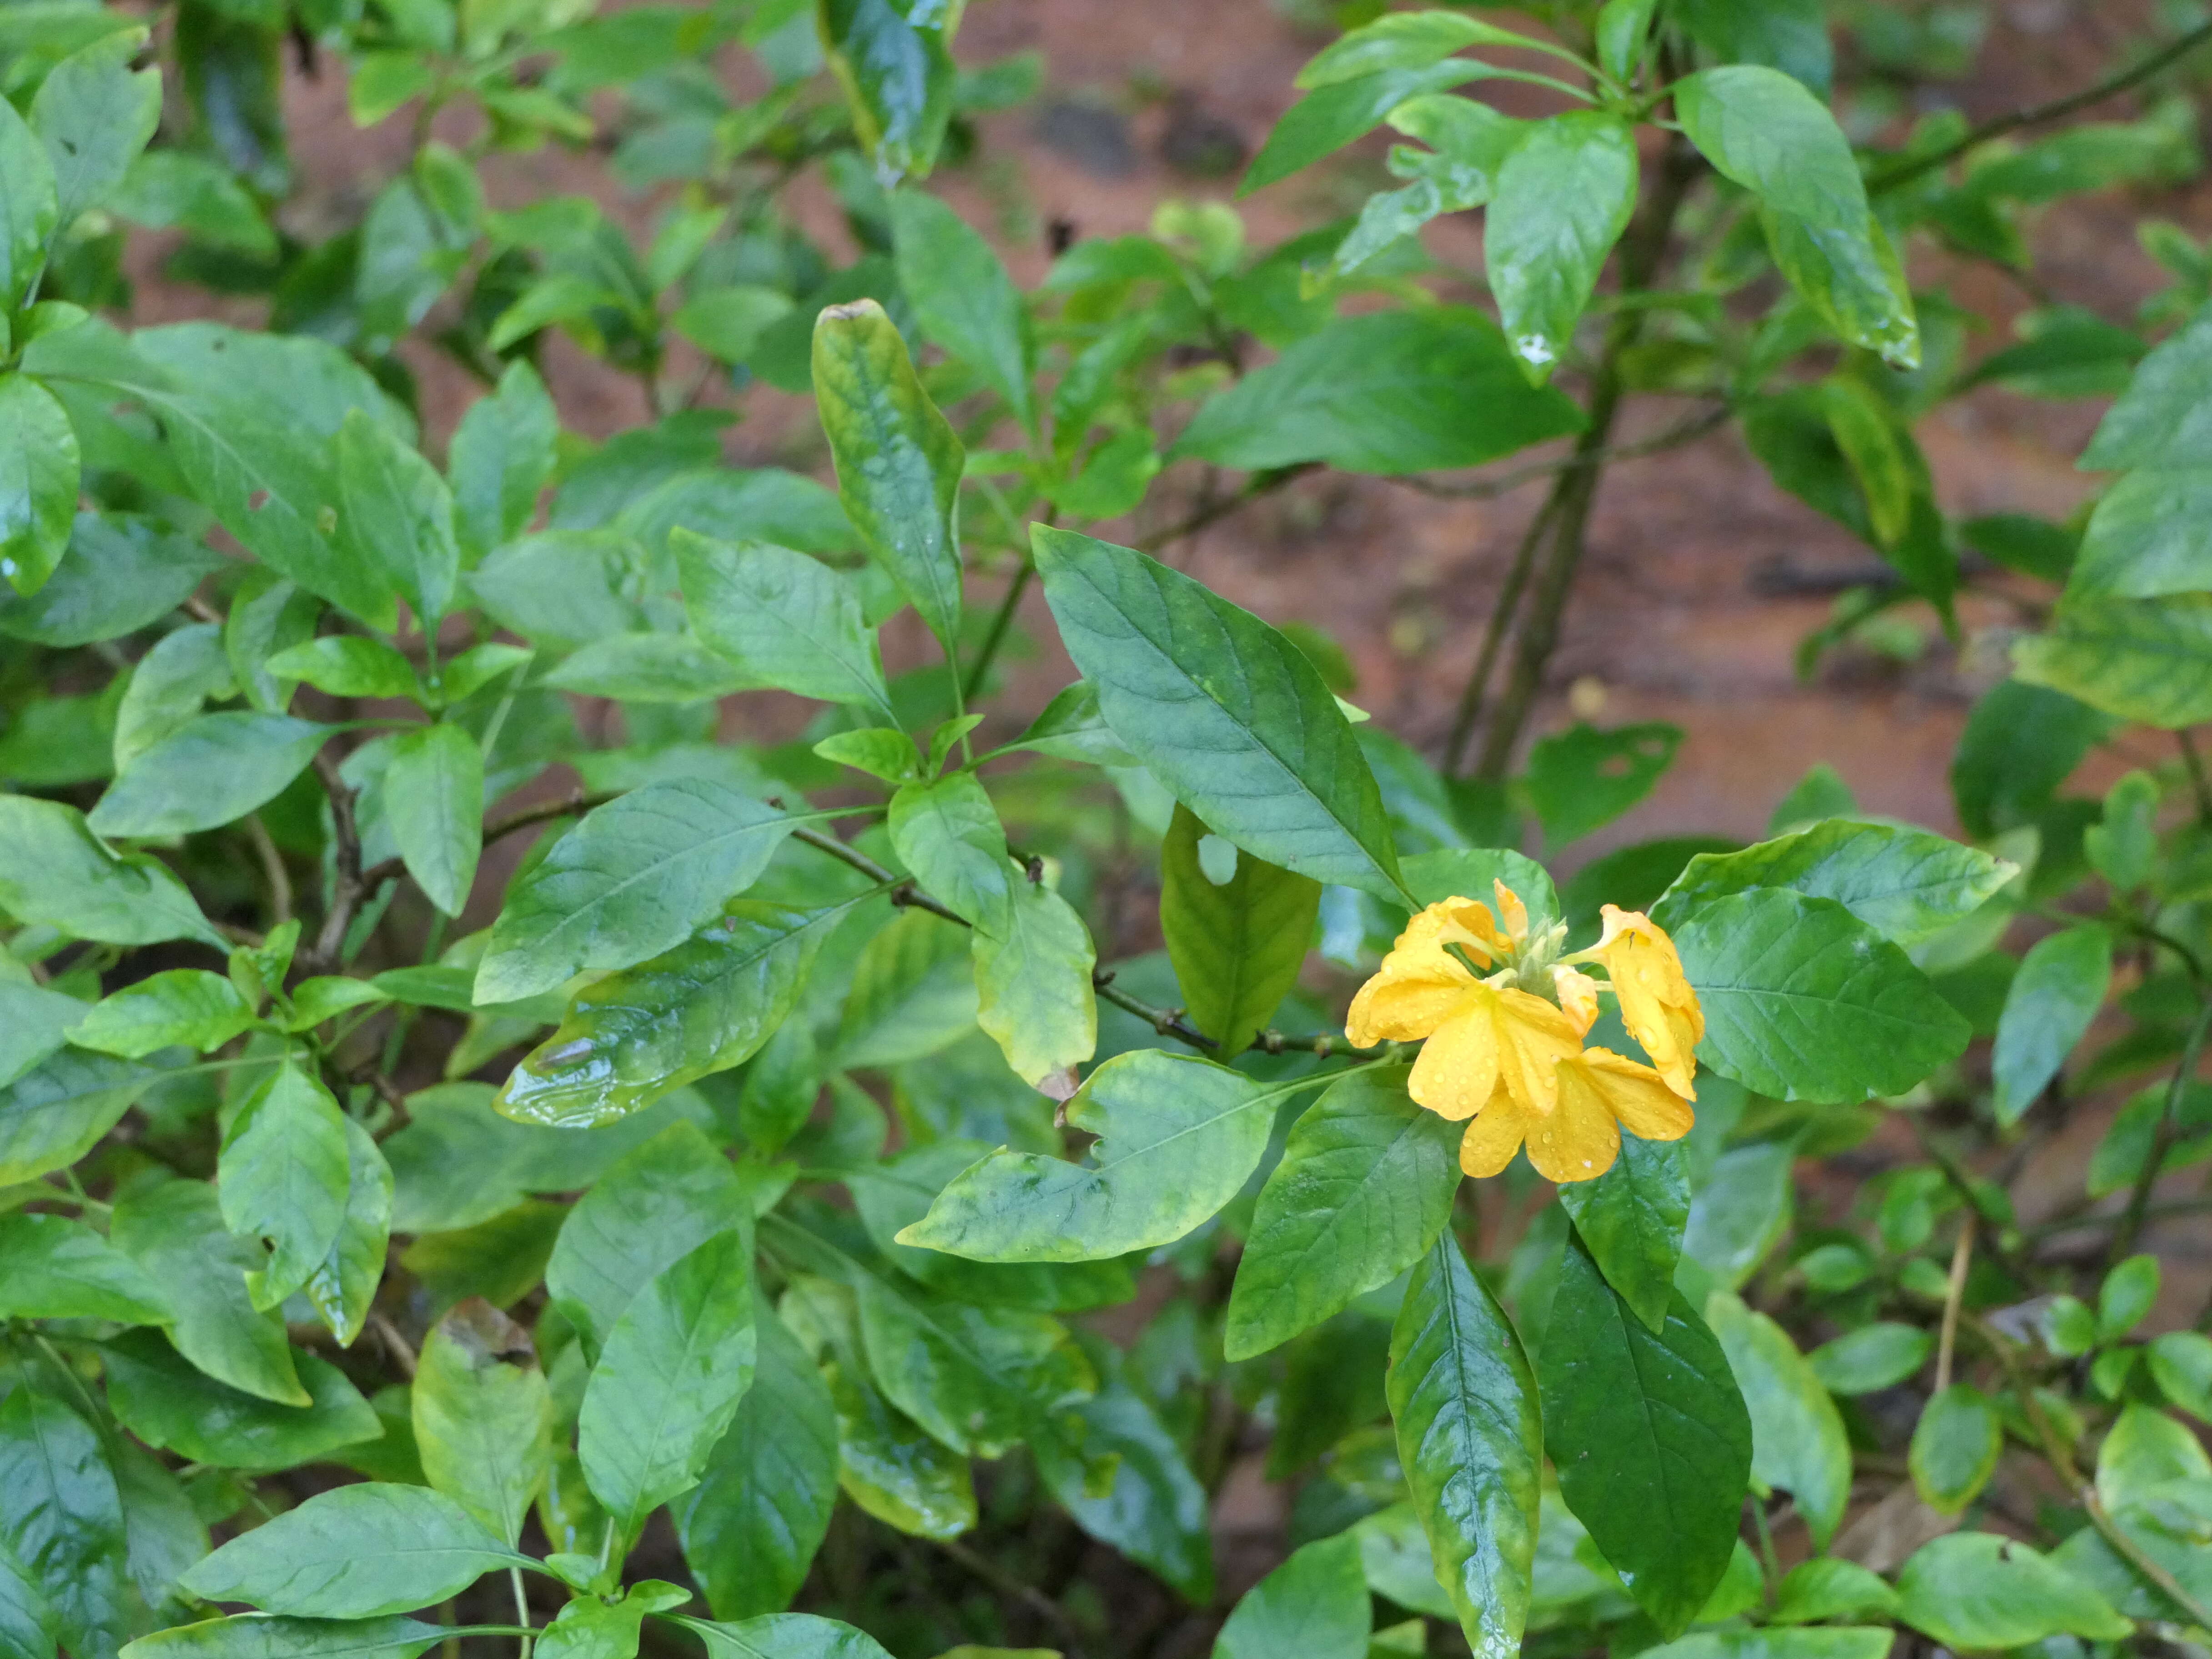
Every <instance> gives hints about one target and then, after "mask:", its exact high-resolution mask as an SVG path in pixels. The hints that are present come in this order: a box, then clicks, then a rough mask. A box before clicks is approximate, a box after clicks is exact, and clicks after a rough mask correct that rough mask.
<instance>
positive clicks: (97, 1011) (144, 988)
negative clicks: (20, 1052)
mask: <svg viewBox="0 0 2212 1659" xmlns="http://www.w3.org/2000/svg"><path fill="white" fill-rule="evenodd" d="M251 1024H253V1010H252V1007H251V1006H249V1005H248V1004H247V1002H246V999H245V998H244V997H242V996H240V994H238V987H236V986H234V985H233V984H232V983H231V982H230V981H228V980H227V979H225V978H224V977H223V976H222V975H221V974H211V973H210V972H208V970H207V969H204V968H172V969H168V970H167V972H165V973H159V974H151V975H148V976H147V977H146V978H144V979H142V980H140V981H138V982H137V984H135V985H126V986H125V987H124V988H123V989H121V990H120V991H118V992H117V993H116V994H114V995H113V996H112V997H108V998H106V999H105V1000H102V1001H101V1002H100V1003H99V1004H98V1005H96V1006H94V1007H92V1008H90V1009H88V1011H86V1013H85V1016H84V1018H83V1019H82V1021H80V1022H79V1023H78V1024H76V1026H75V1027H73V1028H72V1029H71V1030H70V1034H69V1040H70V1042H73V1043H75V1044H76V1046H77V1047H78V1048H91V1049H95V1050H97V1051H98V1052H99V1053H100V1054H121V1055H123V1056H124V1057H125V1059H128V1060H140V1059H143V1058H144V1057H145V1056H146V1055H148V1054H153V1053H155V1051H156V1050H158V1049H162V1048H170V1047H173V1046H174V1045H178V1044H189V1045H190V1046H191V1047H192V1048H197V1049H198V1050H199V1051H200V1052H201V1053H202V1054H206V1053H208V1052H209V1051H210V1050H211V1049H215V1048H221V1047H222V1045H223V1044H224V1043H226V1042H229V1041H230V1040H231V1038H233V1037H234V1036H237V1035H238V1034H239V1033H240V1031H243V1030H246V1027H247V1026H249V1025H251Z"/></svg>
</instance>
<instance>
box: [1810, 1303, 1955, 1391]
mask: <svg viewBox="0 0 2212 1659" xmlns="http://www.w3.org/2000/svg"><path fill="white" fill-rule="evenodd" d="M1935 1347H1936V1340H1935V1338H1933V1337H1932V1336H1930V1335H1929V1334H1928V1333H1927V1332H1926V1331H1923V1330H1922V1329H1921V1328H1919V1327H1918V1326H1917V1325H1901V1324H1898V1323H1896V1322H1891V1321H1883V1322H1878V1323H1876V1324H1872V1325H1862V1326H1860V1327H1859V1328H1858V1329H1857V1330H1855V1331H1845V1332H1844V1334H1842V1335H1841V1336H1839V1337H1838V1338H1837V1339H1836V1340H1834V1341H1832V1342H1824V1343H1822V1344H1821V1345H1820V1346H1819V1347H1817V1348H1815V1349H1814V1350H1813V1352H1811V1353H1809V1354H1807V1355H1806V1356H1805V1363H1806V1364H1808V1365H1810V1366H1811V1367H1812V1368H1813V1375H1814V1376H1817V1377H1819V1378H1820V1386H1821V1387H1822V1388H1824V1389H1827V1391H1828V1392H1829V1393H1830V1394H1874V1393H1877V1392H1879V1391H1880V1390H1881V1389H1889V1388H1894V1387H1896V1385H1897V1384H1899V1383H1902V1382H1904V1381H1905V1378H1906V1377H1908V1376H1911V1375H1912V1374H1913V1373H1914V1372H1916V1371H1917V1370H1919V1369H1920V1368H1921V1367H1922V1366H1923V1365H1924V1364H1927V1363H1928V1356H1929V1354H1930V1353H1932V1352H1935Z"/></svg>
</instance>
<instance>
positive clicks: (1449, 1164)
mask: <svg viewBox="0 0 2212 1659" xmlns="http://www.w3.org/2000/svg"><path fill="white" fill-rule="evenodd" d="M1406 1076H1407V1068H1405V1067H1403V1066H1377V1067H1373V1068H1370V1069H1364V1070H1361V1071H1358V1072H1354V1073H1352V1074H1350V1075H1349V1076H1346V1077H1345V1078H1342V1079H1339V1080H1338V1081H1337V1082H1335V1083H1334V1084H1332V1085H1329V1087H1328V1091H1326V1092H1325V1093H1323V1094H1322V1097H1321V1098H1320V1099H1319V1100H1317V1101H1316V1102H1315V1103H1314V1104H1313V1105H1312V1106H1311V1107H1310V1108H1309V1109H1307V1110H1306V1111H1305V1113H1304V1115H1301V1116H1300V1117H1299V1119H1298V1121H1297V1123H1295V1124H1294V1125H1292V1126H1291V1135H1290V1139H1289V1141H1288V1143H1287V1144H1286V1145H1285V1146H1284V1148H1283V1157H1282V1161H1281V1162H1280V1163H1279V1164H1276V1165H1275V1168H1274V1170H1273V1173H1272V1174H1270V1175H1269V1176H1268V1177H1267V1184H1266V1185H1265V1186H1264V1187H1262V1188H1261V1189H1260V1199H1259V1204H1258V1207H1257V1208H1256V1210H1255V1212H1254V1214H1253V1217H1252V1223H1251V1226H1250V1229H1249V1231H1248V1232H1247V1233H1246V1236H1245V1240H1244V1254H1243V1257H1242V1258H1241V1259H1240V1260H1239V1261H1238V1263H1237V1279H1236V1284H1235V1285H1234V1287H1233V1288H1232V1290H1231V1294H1230V1298H1229V1315H1228V1323H1227V1325H1226V1326H1225V1328H1224V1331H1223V1335H1222V1342H1223V1346H1224V1348H1225V1351H1226V1352H1227V1354H1228V1356H1229V1358H1231V1359H1247V1358H1251V1357H1252V1356H1253V1355H1255V1354H1258V1353H1264V1352H1267V1350H1268V1349H1270V1348H1273V1347H1275V1346H1279V1344H1281V1343H1283V1342H1286V1341H1288V1340H1290V1339H1291V1337H1293V1336H1296V1335H1297V1334H1298V1333H1299V1332H1301V1331H1304V1330H1310V1329H1311V1328H1313V1327H1314V1326H1316V1325H1318V1324H1320V1323H1321V1322H1322V1321H1323V1320H1325V1319H1328V1318H1329V1317H1330V1316H1333V1315H1334V1314H1336V1313H1338V1312H1340V1311H1341V1310H1343V1309H1345V1308H1346V1307H1348V1306H1350V1305H1351V1304H1352V1301H1353V1300H1354V1299H1355V1298H1357V1297H1361V1296H1364V1295H1365V1294H1366V1293H1367V1292H1368V1291H1371V1290H1374V1289H1376V1288H1377V1287H1378V1286H1380V1285H1387V1284H1389V1282H1390V1281H1391V1280H1392V1279H1395V1278H1396V1277H1397V1276H1398V1275H1399V1274H1400V1273H1403V1272H1404V1271H1405V1270H1406V1269H1407V1267H1411V1266H1413V1263H1414V1262H1416V1261H1419V1259H1420V1258H1421V1255H1422V1253H1423V1252H1424V1251H1425V1250H1427V1249H1429V1247H1430V1246H1431V1244H1433V1243H1435V1242H1436V1239H1437V1235H1438V1234H1439V1233H1441V1232H1442V1231H1443V1227H1444V1224H1445V1223H1446V1222H1447V1221H1448V1220H1449V1219H1450V1217H1451V1206H1452V1196H1453V1194H1455V1193H1456V1192H1457V1191H1458V1190H1459V1182H1460V1169H1459V1141H1460V1136H1461V1131H1462V1126H1460V1125H1459V1124H1456V1123H1451V1122H1448V1121H1445V1120H1444V1119H1443V1118H1440V1117H1438V1116H1437V1115H1436V1114H1435V1113H1433V1112H1426V1111H1423V1110H1422V1109H1420V1108H1419V1107H1417V1106H1415V1105H1414V1104H1413V1102H1412V1101H1411V1100H1409V1099H1407V1096H1406Z"/></svg>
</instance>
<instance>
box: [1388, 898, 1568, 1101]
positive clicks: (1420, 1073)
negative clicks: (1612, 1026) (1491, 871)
mask: <svg viewBox="0 0 2212 1659" xmlns="http://www.w3.org/2000/svg"><path fill="white" fill-rule="evenodd" d="M1498 898H1499V908H1500V909H1502V910H1504V912H1505V913H1506V918H1507V926H1506V927H1505V928H1504V929H1500V928H1499V927H1498V923H1497V920H1496V918H1494V917H1493V916H1492V915H1491V912H1490V907H1489V906H1487V905H1486V904H1484V903H1482V902H1480V900H1475V899H1462V898H1451V899H1446V900H1444V901H1443V902H1442V903H1439V904H1431V906H1429V907H1428V908H1427V909H1425V910H1424V911H1422V912H1421V913H1420V915H1417V916H1415V917H1414V918H1413V921H1411V922H1409V923H1407V927H1406V931H1405V932H1404V933H1401V934H1400V935H1399V936H1398V939H1397V943H1396V945H1395V946H1394V947H1393V948H1392V950H1391V951H1390V954H1389V956H1387V957H1384V958H1383V966H1382V968H1381V969H1380V970H1379V971H1378V972H1377V973H1376V975H1375V977H1374V978H1372V979H1370V980H1369V981H1367V983H1366V984H1365V985H1364V986H1362V987H1360V989H1359V994H1358V996H1356V997H1354V998H1353V999H1352V1012H1351V1014H1350V1017H1349V1018H1348V1019H1347V1020H1346V1036H1348V1037H1349V1038H1350V1039H1351V1041H1352V1043H1353V1044H1354V1045H1355V1046H1356V1047H1358V1048H1371V1047H1372V1046H1373V1045H1375V1044H1376V1043H1377V1042H1383V1041H1386V1040H1389V1041H1394V1042H1422V1043H1423V1046H1422V1048H1421V1053H1420V1057H1419V1059H1418V1060H1415V1061H1414V1062H1413V1076H1412V1078H1411V1079H1409V1080H1408V1081H1407V1092H1409V1093H1410V1094H1411V1095H1412V1096H1413V1099H1414V1100H1415V1101H1416V1102H1418V1103H1419V1104H1421V1105H1423V1106H1425V1107H1426V1108H1428V1109H1429V1110H1431V1111H1432V1112H1434V1113H1436V1114H1437V1115H1438V1116H1440V1117H1447V1118H1453V1119H1459V1118H1468V1117H1473V1116H1474V1115H1475V1113H1476V1112H1478V1111H1480V1109H1482V1108H1483V1106H1484V1103H1486V1102H1487V1101H1489V1100H1491V1099H1492V1097H1494V1096H1496V1095H1498V1094H1499V1093H1501V1092H1502V1093H1503V1094H1504V1097H1506V1098H1507V1099H1509V1100H1511V1101H1514V1102H1516V1103H1520V1104H1521V1105H1522V1106H1523V1107H1525V1108H1526V1109H1528V1110H1530V1111H1534V1112H1541V1113H1548V1112H1549V1111H1551V1109H1552V1108H1553V1104H1554V1103H1555V1102H1556V1101H1557V1099H1558V1097H1559V1077H1558V1073H1557V1070H1556V1066H1557V1062H1558V1061H1559V1060H1563V1059H1565V1058H1568V1057H1570V1056H1571V1055H1573V1054H1576V1053H1577V1052H1578V1051H1579V1050H1580V1049H1581V1048H1582V1035H1583V1030H1586V1029H1588V1028H1587V1025H1584V1026H1583V1027H1580V1028H1578V1027H1577V1024H1576V1022H1575V1020H1574V1018H1571V1017H1570V1016H1569V1015H1568V1014H1567V1013H1566V1012H1565V1011H1564V1010H1562V1009H1560V1008H1559V1007H1556V1006H1553V1004H1551V1003H1549V1002H1547V1001H1546V1000H1544V999H1543V998H1541V997H1540V996H1534V995H1531V994H1529V993H1528V992H1527V991H1523V990H1521V989H1519V988H1517V987H1513V986H1510V985H1504V986H1501V985H1494V984H1491V983H1488V982H1486V981H1483V980H1480V979H1478V978H1476V977H1475V975H1474V974H1473V973H1472V972H1470V971H1469V970H1468V966H1467V964H1466V963H1464V962H1462V961H1461V960H1460V959H1459V958H1458V957H1455V956H1454V955H1453V954H1452V953H1451V952H1450V951H1449V950H1447V949H1446V948H1445V947H1446V946H1447V945H1458V946H1459V947H1460V948H1461V949H1462V950H1463V951H1466V952H1467V953H1468V956H1469V957H1472V958H1474V961H1475V962H1476V963H1479V964H1480V965H1481V966H1484V967H1489V966H1492V965H1493V964H1496V963H1499V962H1501V961H1502V960H1504V959H1506V958H1508V957H1510V955H1511V953H1512V951H1513V950H1514V949H1515V948H1516V946H1517V945H1519V944H1520V943H1521V942H1522V940H1523V939H1525V938H1526V936H1527V933H1528V913H1527V912H1526V911H1525V910H1523V909H1522V906H1521V902H1520V901H1519V900H1518V899H1517V898H1515V897H1514V896H1512V894H1511V892H1510V890H1509V889H1507V888H1505V887H1504V885H1503V884H1500V886H1499V887H1498ZM1577 977H1579V976H1577ZM1424 1039H1425V1042H1424V1041H1423V1040H1424Z"/></svg>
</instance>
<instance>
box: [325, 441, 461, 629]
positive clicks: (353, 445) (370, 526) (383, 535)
mask: <svg viewBox="0 0 2212 1659" xmlns="http://www.w3.org/2000/svg"><path fill="white" fill-rule="evenodd" d="M337 479H338V516H339V528H340V531H341V532H342V534H343V537H344V538H345V542H346V544H347V545H348V546H349V548H350V549H351V550H353V554H354V556H355V557H356V558H357V559H360V560H361V561H362V562H363V563H364V564H366V565H367V566H368V568H371V569H373V570H377V571H380V572H381V573H382V574H383V576H384V579H385V580H386V581H388V582H390V583H391V584H392V586H394V587H396V588H397V589H398V592H399V596H400V597H401V598H402V599H405V600H406V601H407V604H408V606H409V608H410V609H411V610H412V611H414V613H415V622H416V626H417V627H418V628H422V629H430V628H432V627H434V626H435V623H437V620H438V618H439V617H442V616H444V615H445V614H446V611H447V606H449V605H451V604H452V603H453V586H454V584H455V583H456V582H457V581H458V580H459V576H460V568H461V549H460V543H459V539H458V538H457V537H456V534H455V531H454V524H453V492H452V491H451V490H449V489H447V487H446V481H445V480H444V479H443V478H441V477H439V476H438V472H437V469H436V468H435V467H433V466H432V465H430V464H429V462H428V461H426V460H424V459H422V455H421V454H420V453H417V452H416V448H415V447H414V446H413V445H412V444H410V443H406V442H404V441H402V440H401V439H400V438H399V437H398V435H396V434H394V433H393V432H392V428H390V427H389V426H387V425H386V424H385V423H384V422H381V421H379V420H377V419H375V418H374V416H371V415H369V414H368V412H367V411H366V410H358V409H356V410H351V411H350V412H349V413H348V415H347V416H346V417H345V424H344V425H343V426H342V427H340V428H338V442H337Z"/></svg>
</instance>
